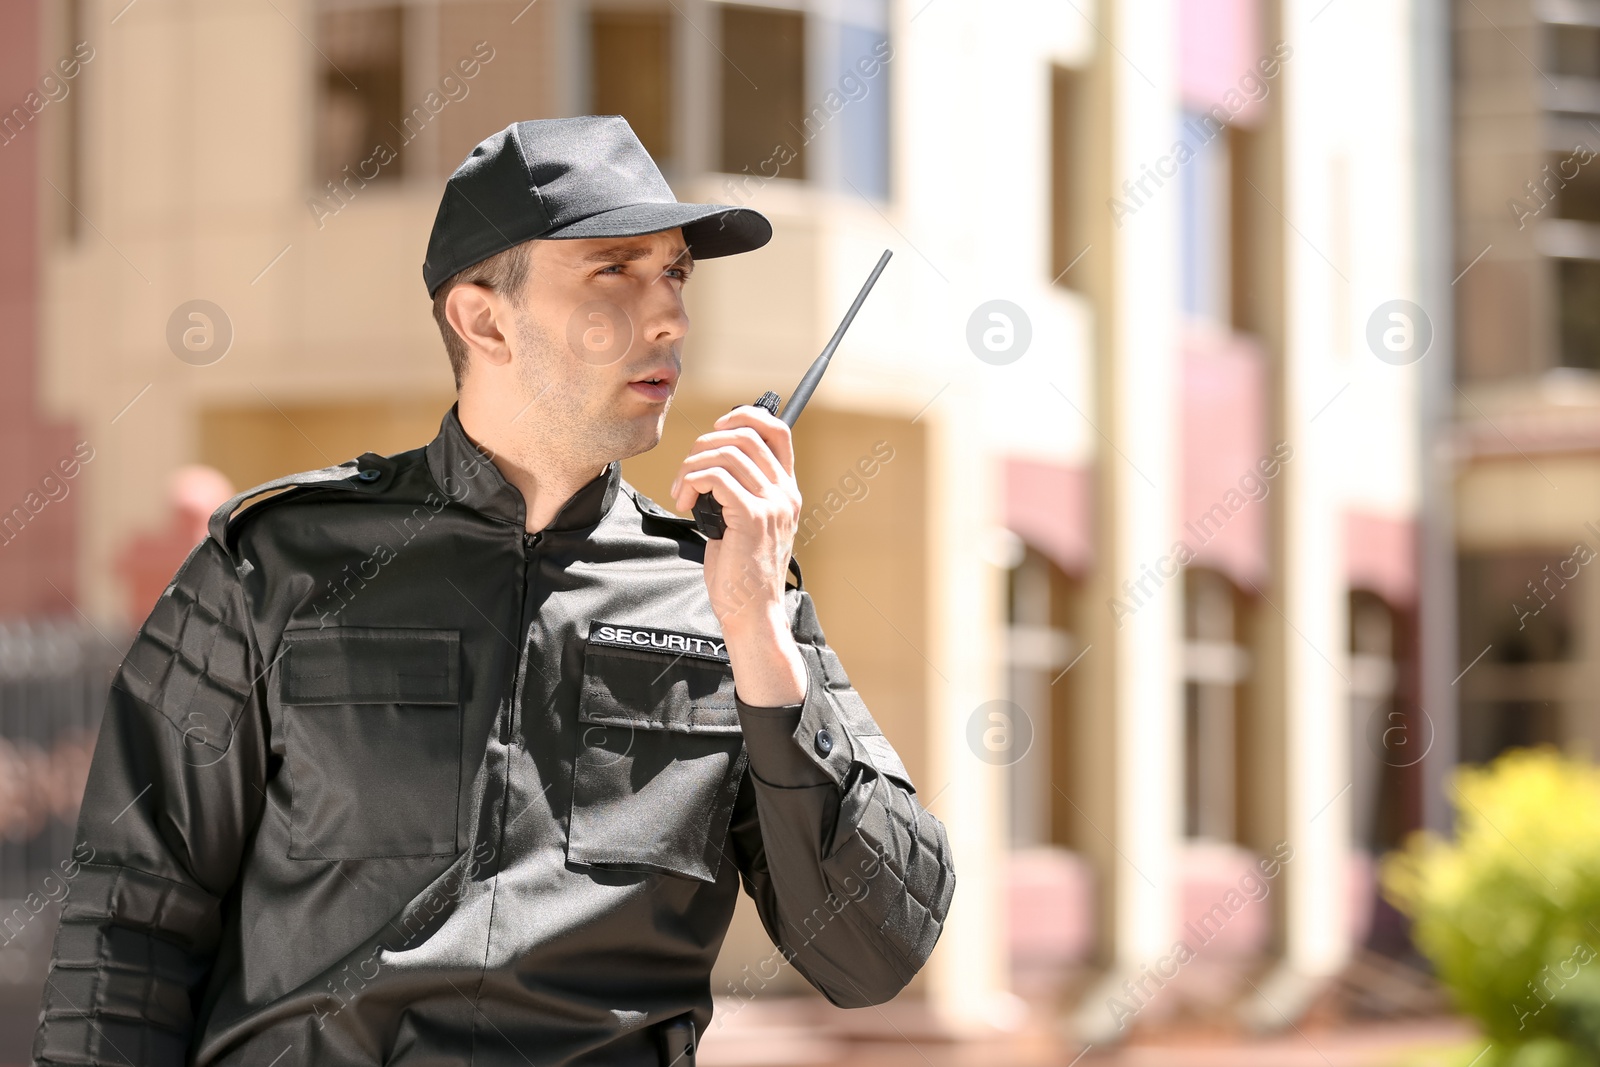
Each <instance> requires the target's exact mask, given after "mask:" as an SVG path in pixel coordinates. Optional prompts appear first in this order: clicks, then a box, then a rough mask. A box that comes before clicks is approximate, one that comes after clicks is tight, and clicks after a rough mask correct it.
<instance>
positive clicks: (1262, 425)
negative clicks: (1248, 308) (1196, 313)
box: [1173, 330, 1293, 591]
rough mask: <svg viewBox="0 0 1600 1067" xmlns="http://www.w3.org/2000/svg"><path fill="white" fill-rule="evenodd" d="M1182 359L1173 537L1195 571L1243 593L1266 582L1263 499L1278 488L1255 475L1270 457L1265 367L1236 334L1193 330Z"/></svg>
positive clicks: (1186, 338)
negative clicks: (1217, 575) (1206, 571)
mask: <svg viewBox="0 0 1600 1067" xmlns="http://www.w3.org/2000/svg"><path fill="white" fill-rule="evenodd" d="M1182 358H1183V364H1182V365H1183V395H1182V398H1181V399H1180V401H1179V402H1180V403H1181V404H1182V410H1183V425H1182V427H1181V428H1180V430H1179V440H1180V441H1181V442H1182V447H1183V455H1182V457H1181V463H1182V470H1183V492H1182V495H1181V496H1180V498H1179V506H1178V515H1177V527H1178V529H1177V530H1176V531H1175V532H1174V535H1173V536H1174V537H1175V538H1177V539H1178V540H1181V541H1182V542H1183V543H1184V544H1186V545H1188V546H1189V550H1190V551H1191V552H1193V553H1194V556H1195V564H1196V565H1199V566H1204V567H1211V568H1213V569H1215V570H1219V571H1221V572H1222V573H1224V574H1226V575H1227V576H1228V577H1229V578H1230V579H1232V580H1233V582H1234V584H1235V585H1238V586H1239V587H1241V588H1243V589H1245V590H1246V591H1248V590H1249V586H1250V584H1251V583H1254V584H1255V585H1257V586H1260V585H1261V584H1262V583H1263V582H1265V581H1266V580H1267V569H1268V568H1267V515H1268V513H1269V511H1270V508H1271V503H1270V501H1269V500H1268V497H1269V496H1270V495H1271V494H1272V493H1273V492H1275V491H1276V488H1277V484H1278V480H1277V479H1276V478H1266V477H1265V476H1263V474H1262V470H1261V463H1262V459H1263V457H1267V456H1268V455H1269V454H1270V453H1271V452H1272V444H1271V442H1269V441H1268V440H1267V425H1266V387H1267V386H1266V362H1265V359H1264V357H1263V356H1262V354H1261V352H1260V351H1259V350H1257V349H1256V348H1255V347H1254V346H1253V345H1252V344H1250V343H1249V342H1247V341H1245V340H1244V339H1243V338H1242V337H1240V336H1239V335H1236V334H1221V333H1214V332H1200V331H1192V330H1191V331H1186V332H1185V334H1184V336H1183V357H1182ZM1290 462H1293V461H1292V460H1291V461H1290ZM1268 469H1269V470H1270V469H1272V468H1271V467H1270V466H1269V467H1268ZM1280 473H1281V468H1280Z"/></svg>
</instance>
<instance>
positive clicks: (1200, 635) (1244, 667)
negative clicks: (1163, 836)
mask: <svg viewBox="0 0 1600 1067" xmlns="http://www.w3.org/2000/svg"><path fill="white" fill-rule="evenodd" d="M1239 600H1240V598H1239V594H1238V591H1237V590H1236V589H1235V588H1234V586H1233V583H1232V582H1230V581H1228V579H1227V578H1225V577H1223V576H1222V575H1221V574H1218V573H1217V572H1215V571H1209V570H1204V569H1201V568H1197V567H1194V568H1189V569H1188V570H1186V571H1185V572H1184V588H1183V683H1184V684H1183V827H1184V833H1185V835H1186V836H1188V837H1191V838H1205V839H1208V840H1212V841H1233V840H1234V839H1235V837H1236V835H1237V819H1236V808H1237V803H1236V797H1237V791H1238V775H1237V770H1236V768H1237V765H1238V756H1237V753H1238V712H1239V692H1240V686H1242V685H1243V684H1244V682H1245V680H1246V679H1247V678H1248V677H1249V673H1250V656H1249V653H1248V652H1247V651H1246V650H1245V649H1244V648H1243V647H1242V646H1241V645H1240V644H1239V636H1240V625H1239V623H1240V615H1241V612H1240V610H1239Z"/></svg>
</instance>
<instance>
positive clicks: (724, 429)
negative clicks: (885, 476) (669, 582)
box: [672, 407, 806, 707]
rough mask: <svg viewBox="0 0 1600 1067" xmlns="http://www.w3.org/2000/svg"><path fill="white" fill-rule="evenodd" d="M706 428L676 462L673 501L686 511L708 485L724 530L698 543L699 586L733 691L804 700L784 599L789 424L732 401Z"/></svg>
mask: <svg viewBox="0 0 1600 1067" xmlns="http://www.w3.org/2000/svg"><path fill="white" fill-rule="evenodd" d="M713 427H714V428H713V430H712V431H711V432H710V433H707V434H702V435H701V436H700V437H699V438H698V439H696V441H695V443H694V448H692V449H691V450H690V452H689V455H688V457H687V458H686V459H685V460H684V461H683V466H681V467H680V468H679V469H678V477H677V478H676V479H675V480H674V481H673V483H672V501H673V504H674V505H675V506H676V507H677V509H678V510H679V511H681V512H687V511H688V510H689V509H690V508H692V507H693V506H694V502H695V498H696V497H697V496H699V495H700V494H701V493H710V494H711V495H712V496H714V497H715V498H716V500H717V503H719V504H721V505H722V521H723V523H724V524H725V525H726V527H727V529H726V530H725V531H724V533H723V535H722V538H721V540H714V541H710V542H708V543H707V544H706V558H705V572H706V591H707V593H708V594H709V595H710V598H711V610H712V611H713V612H715V613H716V616H717V621H718V622H719V623H721V624H722V635H723V638H724V639H725V640H726V642H727V645H728V660H729V662H730V664H731V665H732V667H733V676H734V680H735V684H736V687H737V689H738V693H739V699H741V700H743V701H744V702H745V703H747V704H753V705H756V706H760V707H776V706H778V705H783V704H798V703H800V702H801V701H802V700H804V699H805V691H806V675H805V662H804V660H802V659H801V658H800V649H799V647H798V646H797V645H796V644H795V642H794V636H793V634H791V633H790V632H789V621H788V618H787V617H786V614H785V611H784V607H783V587H784V576H785V575H786V574H787V573H788V569H789V554H790V552H791V551H792V549H793V548H794V534H795V530H796V528H797V527H798V525H799V522H800V487H799V486H798V484H796V482H795V479H794V447H793V443H792V441H791V439H790V437H789V427H788V426H785V425H784V424H783V423H782V422H780V421H779V420H778V419H777V418H776V417H774V416H772V415H769V414H767V413H766V412H765V411H763V410H762V409H761V408H757V407H740V408H735V409H734V410H732V411H730V412H728V414H726V415H724V416H722V418H720V419H718V420H717V421H716V422H715V423H713Z"/></svg>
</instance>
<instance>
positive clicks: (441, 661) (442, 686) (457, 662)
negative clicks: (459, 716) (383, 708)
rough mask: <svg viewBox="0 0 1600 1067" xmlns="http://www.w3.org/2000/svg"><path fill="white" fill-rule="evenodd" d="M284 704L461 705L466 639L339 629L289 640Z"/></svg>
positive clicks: (289, 635) (301, 633)
mask: <svg viewBox="0 0 1600 1067" xmlns="http://www.w3.org/2000/svg"><path fill="white" fill-rule="evenodd" d="M283 643H284V656H283V665H282V670H281V671H280V673H279V683H280V684H279V690H278V694H279V700H280V701H281V702H282V703H284V704H455V703H457V702H458V701H459V699H460V686H461V635H460V633H459V631H456V630H410V629H402V628H391V627H362V626H339V627H332V628H329V629H326V630H291V631H288V632H286V633H285V634H284V635H283Z"/></svg>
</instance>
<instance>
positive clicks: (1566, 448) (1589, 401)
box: [1453, 0, 1600, 762]
mask: <svg viewBox="0 0 1600 1067" xmlns="http://www.w3.org/2000/svg"><path fill="white" fill-rule="evenodd" d="M1453 46H1454V55H1455V92H1454V100H1455V123H1454V126H1455V129H1454V135H1455V140H1456V146H1455V220H1454V221H1455V246H1456V247H1455V252H1456V258H1457V264H1456V268H1455V269H1456V270H1457V271H1459V272H1461V274H1460V280H1459V281H1458V282H1457V284H1456V289H1457V290H1459V291H1460V292H1459V301H1458V308H1459V311H1458V313H1457V315H1456V320H1455V322H1456V329H1457V333H1458V337H1459V340H1458V342H1457V345H1456V349H1457V363H1458V383H1457V389H1458V391H1457V394H1456V396H1455V398H1454V399H1455V409H1456V422H1455V433H1454V445H1455V451H1456V455H1457V457H1458V462H1459V465H1460V467H1459V478H1458V482H1457V489H1456V500H1457V515H1456V522H1457V538H1458V544H1459V547H1460V565H1459V566H1460V602H1461V615H1460V619H1461V621H1460V636H1459V652H1460V656H1461V665H1462V667H1463V668H1465V667H1466V666H1467V665H1468V664H1469V663H1472V664H1474V665H1473V666H1472V667H1471V669H1470V670H1468V671H1467V672H1466V674H1464V675H1463V677H1462V679H1461V682H1460V689H1461V755H1462V758H1463V759H1465V760H1469V761H1474V762H1476V761H1482V760H1486V759H1489V758H1491V757H1492V756H1494V755H1496V754H1497V753H1498V752H1500V751H1501V750H1503V749H1505V748H1508V747H1511V746H1514V745H1527V744H1536V743H1541V742H1549V743H1555V744H1561V745H1565V746H1569V747H1572V748H1576V749H1579V750H1585V751H1588V752H1589V753H1590V755H1591V756H1592V755H1595V754H1597V750H1600V745H1597V742H1600V703H1597V701H1600V686H1597V684H1596V683H1597V681H1600V676H1597V675H1596V673H1595V672H1596V671H1597V670H1600V582H1597V581H1595V580H1594V579H1593V577H1592V575H1591V574H1590V571H1591V568H1590V567H1589V564H1590V563H1591V562H1593V561H1594V560H1595V558H1596V554H1597V553H1600V491H1597V490H1600V384H1597V383H1600V378H1597V375H1596V372H1597V371H1600V161H1597V156H1600V4H1595V3H1592V2H1584V0H1568V2H1563V3H1553V2H1537V0H1507V2H1500V3H1492V4H1484V5H1482V6H1481V7H1480V8H1479V9H1477V10H1474V9H1473V8H1472V6H1471V5H1470V4H1463V5H1460V6H1459V7H1458V8H1457V10H1456V17H1455V26H1454V35H1453Z"/></svg>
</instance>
